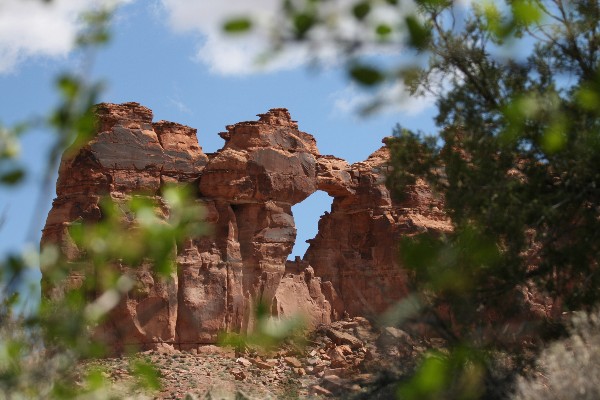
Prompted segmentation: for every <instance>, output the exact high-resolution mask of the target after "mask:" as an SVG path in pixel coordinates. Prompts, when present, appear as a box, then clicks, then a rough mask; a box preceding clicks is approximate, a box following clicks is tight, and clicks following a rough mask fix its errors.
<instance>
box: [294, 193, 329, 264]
mask: <svg viewBox="0 0 600 400" xmlns="http://www.w3.org/2000/svg"><path fill="white" fill-rule="evenodd" d="M332 203H333V197H331V196H330V195H328V194H327V193H326V192H324V191H322V190H317V191H316V192H314V193H313V194H311V195H310V196H308V198H306V199H305V200H304V201H301V202H300V203H298V204H296V205H294V206H292V214H293V216H294V223H295V224H296V230H297V232H296V241H295V242H294V248H293V249H292V252H291V253H290V255H289V256H288V260H290V261H293V260H294V259H295V258H296V257H300V258H303V257H304V254H305V253H306V250H307V249H308V243H306V241H307V240H309V239H313V238H314V237H315V236H317V232H318V230H319V219H320V218H321V216H322V215H323V214H325V212H326V211H327V212H331V205H332Z"/></svg>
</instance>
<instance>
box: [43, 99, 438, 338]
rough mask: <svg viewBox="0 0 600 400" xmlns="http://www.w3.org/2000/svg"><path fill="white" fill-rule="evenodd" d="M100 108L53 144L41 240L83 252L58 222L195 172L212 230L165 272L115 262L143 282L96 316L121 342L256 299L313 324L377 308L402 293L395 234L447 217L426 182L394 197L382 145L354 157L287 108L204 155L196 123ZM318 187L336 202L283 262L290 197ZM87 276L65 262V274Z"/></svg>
mask: <svg viewBox="0 0 600 400" xmlns="http://www.w3.org/2000/svg"><path fill="white" fill-rule="evenodd" d="M96 115H97V118H98V125H97V126H98V133H97V135H96V136H95V137H94V138H92V139H91V140H90V142H89V143H88V144H87V145H86V146H84V147H83V148H81V149H80V150H79V152H78V153H77V154H74V155H73V154H69V153H65V156H63V159H62V162H61V166H60V171H59V179H58V182H57V198H56V199H55V200H54V203H53V207H52V210H51V211H50V213H49V215H48V219H47V222H46V226H45V228H44V231H43V237H42V244H45V243H57V244H59V245H60V247H61V251H62V252H63V253H64V254H65V256H66V257H67V259H69V260H73V261H75V260H76V259H77V258H78V257H79V252H80V251H79V249H77V247H76V246H75V245H74V244H73V242H72V240H70V238H69V236H68V230H67V227H68V226H69V224H71V223H72V222H73V221H75V220H77V219H83V220H86V221H90V222H93V221H95V220H97V219H98V218H99V217H98V216H99V207H98V202H99V199H100V197H101V196H103V195H109V196H110V197H111V198H112V199H113V201H116V202H119V201H124V200H125V199H127V198H128V197H129V196H131V195H132V194H133V193H135V192H138V191H140V190H143V191H145V192H146V193H148V194H147V195H148V196H156V197H158V196H160V188H161V186H162V185H164V184H165V183H168V182H187V183H190V184H194V185H197V187H198V200H199V201H202V202H203V204H204V205H205V208H206V210H207V215H206V221H207V222H208V223H210V224H212V225H213V226H214V235H213V236H210V237H197V238H189V240H187V241H186V243H185V245H184V246H183V247H182V248H180V249H178V254H177V259H176V262H177V265H178V271H177V274H174V275H173V276H171V277H170V278H169V279H166V280H159V279H158V277H156V276H154V275H153V273H152V272H151V268H150V267H149V266H148V267H143V268H141V269H138V270H135V271H131V270H128V269H127V267H121V268H122V269H123V271H124V272H128V273H130V274H133V275H134V276H136V279H137V280H138V281H139V284H140V286H141V287H142V289H143V290H141V291H138V293H137V294H136V295H135V296H134V295H128V297H127V298H126V299H123V301H122V302H121V303H120V304H119V306H117V307H116V308H115V310H113V312H112V313H111V315H110V317H109V318H108V322H107V323H106V324H105V325H104V326H102V327H101V328H100V331H101V333H102V334H103V335H104V336H105V338H106V340H107V341H109V342H110V343H112V344H113V345H114V347H115V348H117V349H118V348H120V347H122V346H124V345H130V344H136V345H141V347H142V348H151V347H153V346H155V345H156V344H157V343H162V342H166V343H173V344H175V345H177V346H179V347H180V348H190V347H194V346H197V345H198V344H205V343H213V342H214V341H215V340H216V337H217V334H218V333H219V332H220V331H222V330H226V331H236V332H246V331H250V330H252V329H253V325H254V323H255V321H254V314H253V309H254V306H255V305H256V304H257V302H259V301H261V302H264V303H265V304H266V305H267V306H268V307H270V309H271V311H272V313H273V316H274V317H285V316H289V315H290V314H292V313H295V312H298V311H300V312H303V313H305V314H306V315H307V317H308V321H309V323H310V324H311V325H313V326H314V325H316V324H318V323H328V322H330V321H331V320H335V319H337V318H340V317H341V315H342V314H343V313H344V312H348V313H350V314H352V315H366V314H370V313H377V312H381V311H382V310H384V309H385V308H386V307H388V306H389V305H391V304H392V303H393V302H394V301H396V300H397V299H399V298H401V297H402V296H403V295H404V294H405V293H406V283H407V279H408V277H407V275H406V273H405V272H404V270H403V269H402V268H400V266H399V265H398V263H397V261H396V257H395V250H394V249H395V246H394V243H395V239H396V238H397V236H398V235H401V234H413V233H416V232H419V231H422V230H423V229H434V230H440V231H443V230H447V229H449V224H448V222H447V220H446V218H445V216H444V215H443V213H442V212H441V211H440V209H441V205H440V204H439V203H438V202H437V201H436V200H435V199H434V198H433V196H431V193H430V191H429V190H428V188H427V187H426V186H425V185H424V184H423V183H422V182H420V183H419V184H417V185H415V186H414V187H413V188H409V190H410V193H409V196H406V197H407V198H408V199H412V200H411V201H410V202H407V203H405V204H396V203H394V202H393V201H392V199H391V196H390V193H389V191H388V190H387V188H386V187H385V172H386V168H387V160H388V158H389V154H388V151H387V149H386V148H385V147H383V148H382V149H380V150H378V151H377V152H375V153H374V154H373V155H371V156H370V157H369V158H368V159H367V160H366V161H364V162H360V163H355V164H352V165H349V164H348V163H347V162H346V161H344V160H342V159H339V158H337V157H334V156H327V155H325V156H324V155H321V154H320V153H319V151H318V149H317V146H316V141H315V139H314V137H313V136H312V135H310V134H308V133H305V132H302V131H300V130H299V129H298V124H297V123H296V122H295V121H293V120H292V119H291V117H290V114H289V112H288V111H287V110H286V109H283V108H276V109H271V110H269V111H268V112H267V113H265V114H259V115H258V116H259V119H258V121H249V122H240V123H237V124H234V125H230V126H227V130H226V131H225V132H222V133H221V134H220V135H221V137H223V139H225V144H224V146H223V148H222V149H221V150H219V151H218V152H216V153H214V154H204V153H203V152H202V149H201V147H200V146H199V145H198V142H197V138H196V130H195V129H193V128H189V127H186V126H183V125H179V124H176V123H172V122H165V121H160V122H157V123H153V122H152V111H151V110H149V109H148V108H146V107H143V106H141V105H139V104H138V103H125V104H120V105H116V104H106V103H103V104H100V105H98V106H97V107H96ZM316 190H323V191H325V192H327V193H328V194H329V195H330V196H332V197H333V198H334V200H333V204H332V211H331V213H328V214H326V215H324V216H323V217H321V220H320V222H319V233H318V234H317V236H316V237H315V239H313V240H312V241H311V243H310V246H309V249H308V251H307V253H306V255H305V257H304V259H303V260H296V261H291V262H286V260H287V257H288V255H289V254H290V253H291V250H292V247H293V245H294V242H295V239H296V228H295V224H294V219H293V217H292V213H291V207H292V206H293V205H294V204H297V203H299V202H301V201H303V200H304V199H305V198H307V197H308V196H310V195H311V194H312V193H313V192H315V191H316ZM83 280H85V276H84V275H83V274H81V273H77V272H73V273H72V274H71V276H70V277H69V278H68V280H67V282H66V283H65V285H67V286H69V285H79V284H81V282H82V281H83ZM58 292H60V290H59V288H50V289H49V290H48V291H47V292H46V293H45V295H46V296H50V297H51V296H53V295H56V293H58Z"/></svg>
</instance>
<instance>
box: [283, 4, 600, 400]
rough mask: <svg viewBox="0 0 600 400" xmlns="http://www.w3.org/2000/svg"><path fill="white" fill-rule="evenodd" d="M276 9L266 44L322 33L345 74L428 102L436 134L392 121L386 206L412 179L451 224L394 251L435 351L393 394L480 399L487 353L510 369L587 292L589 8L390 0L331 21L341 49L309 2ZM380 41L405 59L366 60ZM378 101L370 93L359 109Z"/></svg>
mask: <svg viewBox="0 0 600 400" xmlns="http://www.w3.org/2000/svg"><path fill="white" fill-rule="evenodd" d="M283 4H284V10H285V15H286V18H287V19H289V20H290V22H292V23H291V24H288V25H285V26H289V29H288V30H283V31H281V32H279V35H278V36H277V38H276V40H275V47H276V48H281V47H283V48H285V47H286V46H287V45H289V44H290V43H293V42H294V41H308V42H310V41H311V40H315V39H314V37H316V36H312V35H311V34H312V33H314V32H315V31H317V29H320V28H323V27H326V28H327V32H329V33H330V37H329V39H331V40H332V41H333V42H334V43H336V44H337V47H338V49H340V50H341V51H342V52H343V53H344V55H345V56H346V64H345V67H346V68H347V71H348V76H349V77H350V79H352V80H354V81H355V82H357V83H358V84H360V85H363V86H366V87H369V88H375V89H376V88H378V87H385V85H390V84H396V83H398V82H401V83H403V84H404V85H405V87H407V88H408V90H409V91H410V93H411V94H412V95H414V96H418V95H424V94H427V95H434V96H435V97H436V99H437V107H438V114H437V116H436V123H437V125H438V126H439V127H440V132H439V134H438V135H435V136H426V135H424V134H423V133H421V132H416V133H415V132H410V131H407V130H405V129H402V128H401V127H398V128H397V129H396V130H395V132H394V140H393V141H391V143H390V147H391V150H392V161H391V164H392V166H393V173H392V174H391V175H390V177H389V185H390V187H391V188H392V189H394V191H395V193H396V194H397V196H398V197H399V198H400V199H401V196H402V193H403V189H404V188H405V187H406V185H411V184H413V183H414V182H415V180H416V179H417V178H418V177H420V178H425V179H426V180H427V182H428V183H429V184H430V185H431V187H432V188H433V189H434V190H435V191H436V193H437V194H438V195H439V196H442V197H443V198H444V200H445V204H446V210H447V212H448V215H449V217H450V218H451V220H452V223H453V226H454V231H453V233H452V234H447V235H443V236H440V235H431V234H423V235H419V236H417V237H412V238H406V239H403V240H402V241H401V243H400V244H399V256H400V257H401V261H402V264H403V265H405V266H406V267H408V268H410V269H412V271H413V276H414V278H415V280H414V291H415V296H416V298H417V299H418V300H419V301H418V304H420V305H421V309H420V316H421V317H422V318H423V320H428V321H432V322H431V324H432V325H433V327H434V328H435V329H436V330H437V331H438V332H439V334H440V335H441V336H443V337H444V338H446V339H447V340H448V341H449V343H450V352H449V353H448V354H434V353H432V354H430V355H429V356H427V357H425V358H424V360H423V362H422V365H421V367H420V369H418V370H417V371H416V374H415V376H414V378H413V379H412V380H410V382H409V383H407V384H405V385H402V386H401V387H400V389H399V392H398V394H399V397H400V398H403V399H405V398H414V399H423V398H431V399H439V398H465V399H470V398H481V397H483V398H493V396H495V395H496V394H494V393H493V391H494V390H495V388H496V387H497V386H499V385H500V382H499V380H503V379H505V378H506V377H501V378H497V377H495V376H494V373H493V370H494V368H495V367H494V359H495V357H497V356H498V355H499V354H500V352H504V354H508V355H509V356H510V357H513V358H514V360H516V362H517V364H516V365H517V366H516V367H515V368H514V369H513V370H512V373H518V372H519V371H522V370H523V369H524V368H526V366H527V365H528V363H527V361H528V360H530V357H525V355H526V354H528V353H527V352H526V350H527V347H529V348H531V349H534V350H535V349H536V348H540V347H541V346H543V345H545V344H546V343H547V342H548V341H549V340H551V339H554V338H557V337H560V336H561V335H563V334H564V333H565V327H566V325H567V322H568V319H565V318H564V317H563V313H565V312H566V313H571V312H574V311H577V310H586V311H589V310H592V309H593V308H594V306H595V305H596V304H597V303H598V301H599V298H598V291H597V288H598V285H599V284H600V275H599V274H598V267H599V265H598V254H600V209H599V208H598V200H599V199H600V131H599V128H600V32H599V22H600V4H599V3H598V2H597V1H593V0H592V1H590V0H577V1H570V2H565V1H562V0H549V1H534V0H510V1H506V2H502V3H500V2H474V3H473V4H472V6H470V7H466V6H464V5H461V4H455V3H454V2H452V1H445V0H417V1H415V5H416V9H415V10H414V12H413V13H410V12H408V13H407V12H406V10H407V8H406V7H405V6H406V4H404V3H403V2H397V1H376V0H371V1H358V2H356V3H355V4H354V7H353V8H351V9H350V11H349V12H348V15H344V14H343V13H344V10H343V9H342V8H340V9H339V10H338V12H339V15H336V17H337V20H344V19H350V20H352V19H354V20H355V24H356V25H357V26H359V27H360V29H361V32H362V35H356V36H355V37H354V38H353V39H354V40H353V41H352V43H348V41H347V40H345V39H343V36H342V35H339V32H340V31H341V29H342V24H339V25H335V23H334V24H332V23H331V21H332V20H333V21H335V20H336V19H333V18H331V13H330V8H327V7H325V2H320V1H311V0H306V1H284V2H283ZM375 8H380V9H384V10H386V12H387V13H388V15H389V13H392V12H394V13H396V15H397V16H398V18H397V21H398V23H397V24H395V25H390V24H388V23H385V22H384V21H383V20H380V19H378V18H379V17H378V16H380V15H382V14H381V13H379V14H376V13H374V12H373V10H374V9H375ZM408 9H410V8H408ZM300 20H302V21H309V22H307V23H303V24H298V23H297V21H300ZM372 33H375V35H373V34H372ZM319 40H323V39H322V37H321V38H320V39H319ZM382 45H385V46H387V47H388V48H389V47H390V46H392V47H395V48H396V49H397V50H398V52H403V53H404V54H406V57H403V58H401V59H400V60H401V61H400V62H398V63H396V64H394V63H393V60H394V59H392V62H388V61H387V60H385V61H380V62H375V61H373V59H372V58H369V57H368V54H369V50H371V49H373V48H377V47H378V46H382ZM365 54H367V56H365ZM409 54H410V56H409ZM411 59H412V60H417V61H416V62H414V61H411ZM423 60H426V61H423ZM375 93H377V92H376V91H375ZM381 105H382V104H381V99H378V98H377V97H376V96H375V97H374V101H373V104H372V105H371V106H369V107H367V108H366V109H365V110H363V111H367V112H369V111H373V110H374V109H376V108H377V107H379V106H381ZM541 302H545V304H543V305H541V304H539V303H541ZM536 303H538V304H537V309H536ZM401 322H402V321H398V323H401ZM506 395H507V393H503V394H500V395H499V396H506Z"/></svg>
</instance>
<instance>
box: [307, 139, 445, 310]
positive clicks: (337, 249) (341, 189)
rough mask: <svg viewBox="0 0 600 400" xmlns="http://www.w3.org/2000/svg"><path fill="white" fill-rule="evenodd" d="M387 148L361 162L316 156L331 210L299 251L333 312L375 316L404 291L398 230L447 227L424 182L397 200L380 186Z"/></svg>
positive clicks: (320, 184)
mask: <svg viewBox="0 0 600 400" xmlns="http://www.w3.org/2000/svg"><path fill="white" fill-rule="evenodd" d="M388 160H389V151H388V150H387V148H385V147H382V148H381V149H379V150H377V151H376V152H375V153H373V154H372V155H371V156H369V158H368V159H367V160H366V161H364V162H359V163H355V164H352V165H348V163H346V162H345V161H343V160H340V159H336V158H333V157H331V156H324V157H321V158H319V160H318V170H319V173H318V188H319V189H321V190H324V191H326V192H327V193H329V194H330V195H331V196H332V197H333V198H334V200H333V204H332V206H331V213H325V215H323V216H322V217H321V219H320V221H319V230H318V233H317V236H316V237H315V238H314V239H311V240H309V241H308V242H309V243H310V246H309V248H308V250H307V252H306V255H305V256H304V260H305V261H306V262H308V263H309V264H310V265H311V266H312V267H313V268H314V271H315V275H316V276H319V277H321V279H322V280H324V281H330V282H331V283H332V285H333V289H334V291H335V292H336V294H337V295H338V296H339V298H340V300H341V301H338V303H337V305H336V307H334V315H335V316H336V317H339V316H341V313H342V312H344V311H345V312H347V313H349V314H350V315H354V316H356V315H360V316H365V315H378V314H380V313H381V312H383V311H385V310H386V309H387V308H388V307H389V306H390V305H391V304H394V302H396V301H397V300H399V299H401V298H403V297H405V296H406V295H407V294H408V290H409V289H408V279H409V277H408V276H407V274H406V271H405V270H404V269H403V268H402V267H401V266H400V265H399V264H398V257H397V254H396V250H397V243H398V238H399V237H400V235H413V234H416V233H420V232H424V231H426V230H434V231H437V232H443V231H448V230H450V229H451V226H450V224H449V221H448V220H447V218H446V217H445V216H444V214H443V213H442V212H441V211H440V208H441V204H440V203H439V201H438V200H436V199H435V198H434V197H433V196H432V193H431V191H430V190H429V188H428V187H427V186H426V185H425V183H424V182H423V181H419V182H418V183H417V185H415V186H413V187H410V188H409V189H408V193H407V194H406V196H405V198H406V199H407V200H405V201H404V202H403V203H402V204H398V203H394V202H393V201H392V198H391V194H390V192H389V190H388V189H387V188H386V186H385V179H386V171H387V168H388V167H387V163H388Z"/></svg>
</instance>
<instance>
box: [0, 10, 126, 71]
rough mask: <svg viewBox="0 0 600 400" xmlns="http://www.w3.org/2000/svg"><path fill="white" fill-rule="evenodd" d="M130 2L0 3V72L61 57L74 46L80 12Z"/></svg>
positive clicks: (79, 25) (79, 24) (79, 22)
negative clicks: (30, 61)
mask: <svg viewBox="0 0 600 400" xmlns="http://www.w3.org/2000/svg"><path fill="white" fill-rule="evenodd" d="M128 1H131V0H53V1H52V2H50V3H46V2H44V1H42V0H1V1H0V73H6V72H10V71H12V70H14V69H15V67H16V66H17V65H18V64H19V63H21V62H23V61H25V60H27V59H29V58H31V57H38V56H47V57H61V56H65V55H67V54H68V53H69V52H70V51H71V50H72V49H73V45H74V40H75V37H76V35H77V31H78V29H80V28H81V20H80V15H81V13H82V12H85V11H87V10H91V9H93V8H95V7H99V6H114V5H116V4H119V3H125V2H128Z"/></svg>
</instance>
